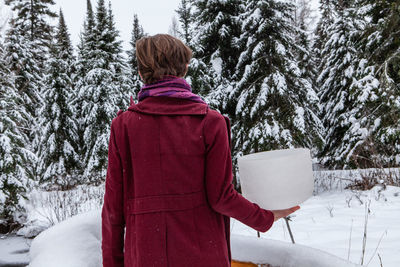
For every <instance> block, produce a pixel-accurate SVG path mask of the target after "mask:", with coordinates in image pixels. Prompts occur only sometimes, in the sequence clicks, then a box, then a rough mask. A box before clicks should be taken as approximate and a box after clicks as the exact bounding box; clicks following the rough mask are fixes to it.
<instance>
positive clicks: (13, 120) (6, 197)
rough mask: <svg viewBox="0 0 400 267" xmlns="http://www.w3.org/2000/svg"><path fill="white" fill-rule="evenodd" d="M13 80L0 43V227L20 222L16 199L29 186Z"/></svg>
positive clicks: (22, 214)
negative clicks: (0, 225)
mask: <svg viewBox="0 0 400 267" xmlns="http://www.w3.org/2000/svg"><path fill="white" fill-rule="evenodd" d="M14 79H15V77H14V76H13V74H12V73H11V72H10V71H9V68H8V64H7V62H6V61H5V60H4V49H3V46H2V44H1V43H0V196H2V197H0V224H3V225H5V226H6V227H8V228H9V227H10V226H11V225H14V227H15V226H17V225H18V224H19V225H21V224H22V223H24V220H25V218H26V216H25V215H26V211H25V209H24V207H23V206H22V205H21V203H20V200H21V199H26V188H27V187H29V186H31V184H30V181H31V179H32V173H30V172H29V171H30V168H27V166H30V162H32V161H35V156H34V154H33V153H32V152H31V151H30V149H29V142H28V137H27V136H26V135H25V133H24V131H22V128H23V127H24V125H26V122H25V121H26V120H27V118H26V117H25V115H26V110H25V108H24V106H23V105H22V103H23V101H22V99H21V98H20V96H19V94H18V93H17V90H16V89H15V87H14V84H15V81H14ZM9 230H12V229H10V228H9Z"/></svg>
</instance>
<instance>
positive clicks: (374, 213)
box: [0, 171, 400, 267]
mask: <svg viewBox="0 0 400 267" xmlns="http://www.w3.org/2000/svg"><path fill="white" fill-rule="evenodd" d="M314 174H315V175H316V183H315V184H316V186H315V190H314V191H315V195H314V196H313V197H311V198H310V199H308V200H307V201H305V202H304V203H302V204H301V205H300V206H301V209H300V210H298V211H296V213H295V214H294V216H292V221H291V222H290V225H291V228H292V232H293V234H294V239H295V241H296V244H298V245H300V246H298V247H299V248H300V249H297V250H296V251H297V252H296V253H294V254H293V255H296V257H297V258H301V257H302V255H303V254H304V253H305V252H307V251H309V249H311V248H314V249H317V250H322V251H324V252H327V253H329V254H330V255H334V256H337V257H339V258H341V259H345V260H347V259H349V260H350V261H351V262H353V263H354V264H360V263H361V258H362V254H363V253H362V247H363V235H364V226H365V221H366V215H368V217H367V224H366V226H367V228H366V230H367V231H366V246H365V253H364V257H363V263H364V265H367V264H368V263H369V264H368V266H372V267H375V266H376V267H379V266H381V265H380V260H381V261H382V265H383V266H384V267H398V266H400V224H399V222H400V187H394V186H387V188H386V190H382V189H383V188H382V186H380V185H378V186H375V187H374V188H373V189H371V190H368V191H351V190H345V189H344V188H345V186H346V185H348V184H349V183H350V182H351V181H352V180H354V179H356V178H359V177H360V174H362V172H359V171H352V172H350V171H330V172H327V171H318V172H315V173H314ZM103 186H104V185H102V186H99V187H79V188H77V189H76V190H73V191H69V192H57V193H56V192H40V191H35V190H33V191H32V192H31V193H30V201H29V202H27V203H25V205H26V207H27V208H28V211H29V223H28V224H27V226H26V227H25V228H23V229H21V230H20V231H19V232H18V233H19V234H22V235H26V236H32V235H36V234H37V233H39V232H42V231H43V229H46V228H48V227H50V226H51V225H52V224H53V223H55V224H56V226H55V227H52V228H50V229H49V231H46V235H47V238H49V239H50V240H53V241H52V242H48V241H46V240H48V239H47V238H43V237H40V236H38V238H37V240H42V241H37V242H36V243H37V246H36V248H35V246H33V247H32V250H31V258H32V259H36V261H38V262H42V261H43V259H46V257H48V256H46V253H45V254H43V255H42V252H43V251H46V250H47V251H48V252H51V253H50V254H53V255H59V257H58V258H61V256H60V254H57V253H62V252H57V251H53V250H52V249H54V248H56V247H59V248H64V246H65V244H68V243H74V242H77V240H79V238H80V237H79V235H76V236H75V235H70V236H68V235H67V236H65V235H60V234H59V231H57V229H61V228H60V227H61V226H62V225H63V224H58V222H59V221H63V220H65V218H68V217H70V216H71V215H73V214H80V215H78V216H75V217H74V218H72V219H74V220H75V222H74V220H72V221H71V220H68V222H69V223H68V224H67V225H65V224H64V226H63V227H64V229H67V230H66V231H73V232H74V231H75V232H82V233H86V238H88V240H90V243H89V244H91V245H89V246H88V247H81V248H80V251H82V252H83V254H84V255H85V254H86V251H88V250H89V249H90V250H92V252H93V253H94V254H93V255H99V254H98V253H100V251H99V248H100V243H99V240H100V236H99V234H100V232H99V226H100V223H101V222H100V217H99V216H100V213H99V210H100V208H101V203H102V198H103V193H104V188H103ZM368 206H369V212H366V207H368ZM87 211H89V213H86V212H87ZM82 213H85V214H82ZM96 216H97V217H96ZM77 218H80V219H77ZM88 227H89V228H88ZM68 229H70V230H68ZM63 231H64V230H63ZM44 233H45V232H43V234H44ZM49 233H50V234H49ZM51 233H52V234H51ZM231 233H232V236H233V238H232V250H233V252H234V251H235V248H236V252H235V253H236V255H237V257H239V258H238V259H242V258H240V257H243V253H244V254H245V256H246V255H247V256H249V257H258V255H259V254H257V253H255V254H251V255H250V254H249V253H245V252H243V251H244V250H242V249H240V250H237V247H238V246H237V245H236V244H238V243H235V242H239V243H240V242H242V243H245V242H250V241H251V240H256V241H254V242H258V243H260V242H261V243H260V247H270V250H269V251H270V252H271V251H274V250H277V249H280V248H281V247H282V246H288V245H291V244H290V242H291V241H290V237H289V234H288V231H287V228H286V225H285V221H284V220H280V221H277V222H275V224H274V225H273V227H272V228H271V229H270V230H269V231H268V232H266V233H261V238H262V239H258V238H257V233H256V231H254V230H253V229H251V228H249V227H247V226H245V225H243V224H241V223H240V222H239V221H236V220H234V219H232V221H231ZM243 236H244V237H245V240H244V241H243V240H241V239H240V238H242V237H243ZM43 240H44V241H43ZM234 240H236V241H234ZM249 240H250V241H249ZM10 241H11V240H10ZM14 241H15V240H14ZM14 241H12V242H11V243H10V242H9V239H6V240H2V239H0V266H2V265H1V264H2V263H3V264H4V263H18V262H24V261H25V262H26V258H24V257H26V254H25V255H24V254H23V253H21V254H18V253H17V254H14V253H12V252H13V251H14V252H15V251H18V250H20V251H21V250H24V249H25V250H26V245H29V244H28V243H25V247H24V248H21V246H20V245H19V244H18V242H14ZM282 241H284V243H282ZM57 242H58V243H59V244H63V245H59V246H54V244H55V243H57ZM271 242H274V244H275V246H274V247H271ZM47 243H48V244H50V245H46V244H47ZM32 244H34V242H32ZM47 247H48V249H47ZM239 247H240V245H239ZM245 247H248V246H245ZM65 249H66V251H68V249H69V247H68V246H65ZM317 250H316V252H315V253H317V254H318V251H317ZM94 251H97V252H94ZM240 251H242V253H241V254H240ZM311 251H312V249H311ZM96 253H97V254H96ZM313 253H314V252H313ZM47 254H48V253H47ZM272 254H276V253H272ZM76 255H78V254H76ZM267 256H268V257H271V255H269V254H268V252H265V257H267ZM321 257H322V258H323V257H325V256H321ZM328 257H332V256H328ZM284 258H287V256H284ZM56 259H57V258H56ZM75 259H76V260H79V259H80V258H79V257H76V258H75ZM96 259H97V260H98V257H97V258H96V257H94V258H93V262H95V261H96ZM269 259H271V258H269ZM70 260H73V259H70ZM287 264H289V263H287ZM314 265H315V264H314ZM32 266H33V267H34V266H41V267H45V266H43V265H40V264H39V265H32ZM93 266H94V265H93ZM285 266H291V265H285ZM293 266H296V267H298V266H297V265H293ZM340 266H341V265H340ZM343 266H344V265H343ZM350 266H354V265H350Z"/></svg>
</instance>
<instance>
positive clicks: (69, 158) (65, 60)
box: [38, 10, 79, 190]
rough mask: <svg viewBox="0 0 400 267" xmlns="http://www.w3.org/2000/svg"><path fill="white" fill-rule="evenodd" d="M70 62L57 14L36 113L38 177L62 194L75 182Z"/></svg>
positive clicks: (67, 41)
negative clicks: (42, 101) (55, 28)
mask: <svg viewBox="0 0 400 267" xmlns="http://www.w3.org/2000/svg"><path fill="white" fill-rule="evenodd" d="M73 62H74V56H73V48H72V45H71V41H70V37H69V33H68V29H67V25H66V24H65V20H64V16H63V13H62V11H61V10H60V14H59V23H58V28H57V32H56V35H55V41H54V43H53V45H52V47H51V57H50V58H49V60H48V62H47V66H48V67H47V70H46V75H45V89H44V91H43V98H44V105H43V106H42V108H41V111H40V114H42V115H41V120H40V124H39V125H40V142H39V149H38V155H39V164H38V174H39V175H40V183H41V185H42V186H44V187H45V188H51V187H55V188H56V189H62V190H65V189H68V188H70V187H71V186H73V185H75V184H77V183H78V181H79V179H78V178H79V175H78V170H79V168H78V167H79V166H78V164H79V155H78V153H77V152H76V151H77V147H76V145H77V139H78V135H77V121H76V119H75V116H74V110H73V107H72V105H70V102H71V98H72V97H73V96H74V91H73V90H74V88H73V83H72V75H73V73H72V66H73Z"/></svg>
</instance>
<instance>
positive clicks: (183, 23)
mask: <svg viewBox="0 0 400 267" xmlns="http://www.w3.org/2000/svg"><path fill="white" fill-rule="evenodd" d="M175 12H176V13H177V14H178V20H179V22H180V28H181V31H180V32H179V36H180V38H181V39H182V40H183V41H184V42H185V43H186V44H187V45H190V43H191V40H192V38H193V29H192V24H193V18H192V7H191V5H190V3H189V0H181V2H180V4H179V7H178V9H177V10H175Z"/></svg>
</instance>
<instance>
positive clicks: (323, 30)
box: [313, 0, 335, 71]
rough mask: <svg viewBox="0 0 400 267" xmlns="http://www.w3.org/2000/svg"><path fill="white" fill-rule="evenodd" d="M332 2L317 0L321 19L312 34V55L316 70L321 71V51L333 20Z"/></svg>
mask: <svg viewBox="0 0 400 267" xmlns="http://www.w3.org/2000/svg"><path fill="white" fill-rule="evenodd" d="M334 2H335V1H334V0H319V3H320V6H319V10H320V12H321V18H320V20H319V22H318V24H317V27H316V29H315V34H314V37H315V38H314V43H313V53H314V54H315V60H316V65H317V66H318V70H319V71H322V70H321V68H322V63H321V58H322V49H323V45H324V44H325V43H326V42H327V39H328V38H329V33H328V32H327V30H328V28H329V27H330V26H331V25H332V24H333V22H334V18H335V9H334Z"/></svg>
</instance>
